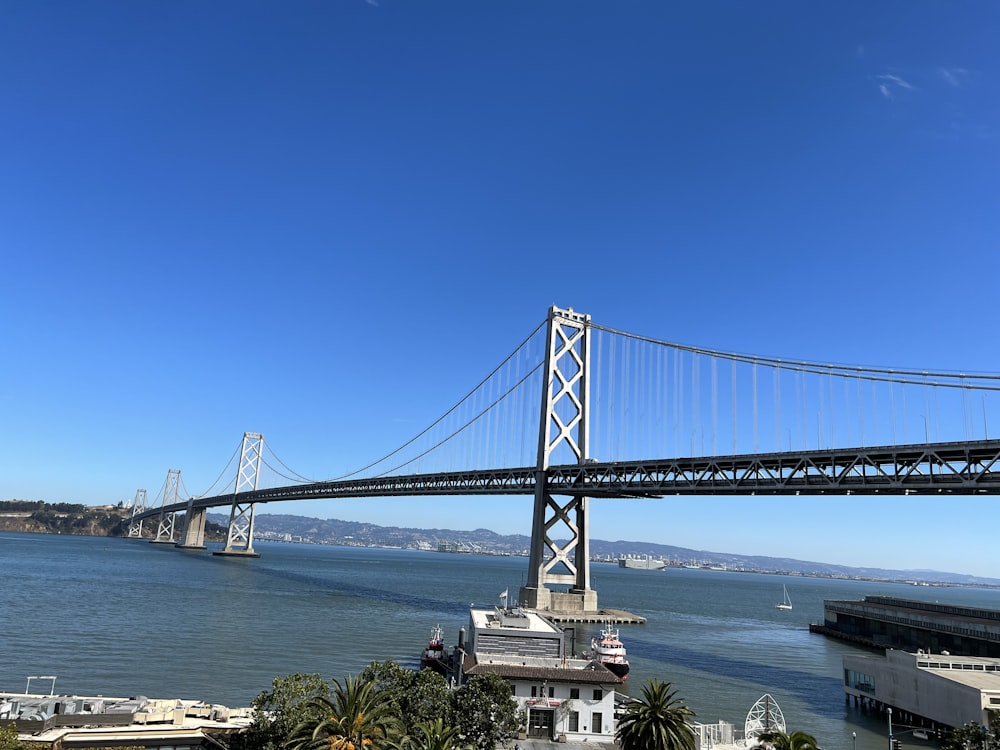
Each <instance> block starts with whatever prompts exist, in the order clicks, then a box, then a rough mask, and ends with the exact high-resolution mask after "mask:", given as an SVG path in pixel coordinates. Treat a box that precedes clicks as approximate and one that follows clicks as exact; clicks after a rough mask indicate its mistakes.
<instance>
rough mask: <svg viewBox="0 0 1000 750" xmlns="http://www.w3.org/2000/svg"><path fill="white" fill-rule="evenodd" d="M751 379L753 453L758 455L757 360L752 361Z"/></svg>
mask: <svg viewBox="0 0 1000 750" xmlns="http://www.w3.org/2000/svg"><path fill="white" fill-rule="evenodd" d="M752 372H753V377H752V383H753V452H754V453H760V445H759V444H758V440H757V360H754V363H753V367H752Z"/></svg>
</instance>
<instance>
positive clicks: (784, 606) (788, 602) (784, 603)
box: [774, 584, 792, 609]
mask: <svg viewBox="0 0 1000 750" xmlns="http://www.w3.org/2000/svg"><path fill="white" fill-rule="evenodd" d="M781 590H782V591H784V592H785V599H784V601H782V602H781V603H779V604H775V605H774V608H775V609H791V608H792V600H791V599H789V598H788V588H787V587H786V586H785V584H781Z"/></svg>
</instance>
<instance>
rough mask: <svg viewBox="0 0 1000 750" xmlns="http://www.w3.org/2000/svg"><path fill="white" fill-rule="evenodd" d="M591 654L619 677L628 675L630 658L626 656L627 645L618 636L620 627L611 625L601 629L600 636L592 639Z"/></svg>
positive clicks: (624, 677)
mask: <svg viewBox="0 0 1000 750" xmlns="http://www.w3.org/2000/svg"><path fill="white" fill-rule="evenodd" d="M590 648H591V656H592V658H593V659H594V660H596V661H598V662H600V663H601V664H603V665H604V666H605V667H607V668H608V669H610V670H611V672H612V673H613V674H614V675H615V676H616V677H618V678H620V679H622V680H624V679H626V678H627V677H628V669H629V665H628V659H626V658H625V646H624V645H623V644H622V642H621V639H620V638H619V637H618V629H617V628H612V627H611V626H610V625H609V626H608V627H606V628H604V629H602V630H601V634H600V636H596V635H595V636H594V637H593V638H591V639H590Z"/></svg>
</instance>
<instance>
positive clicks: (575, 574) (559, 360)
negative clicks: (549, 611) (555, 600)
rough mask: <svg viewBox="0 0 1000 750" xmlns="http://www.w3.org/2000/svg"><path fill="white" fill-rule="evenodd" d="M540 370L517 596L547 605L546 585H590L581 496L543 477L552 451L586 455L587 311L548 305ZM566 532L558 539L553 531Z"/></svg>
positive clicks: (577, 589)
mask: <svg viewBox="0 0 1000 750" xmlns="http://www.w3.org/2000/svg"><path fill="white" fill-rule="evenodd" d="M546 340H547V348H546V354H545V371H544V376H543V380H542V404H541V414H540V424H539V431H538V462H537V466H536V471H537V478H536V480H535V493H534V494H535V503H534V510H533V514H532V523H531V550H530V558H529V560H528V581H527V584H526V585H525V586H524V587H523V588H522V590H521V600H522V602H523V603H526V604H527V605H528V606H532V607H548V606H549V604H550V601H551V599H550V594H549V591H548V586H549V585H568V586H570V588H571V591H572V592H574V593H580V594H584V592H589V595H590V596H591V597H592V598H593V602H594V603H595V604H596V594H595V593H593V592H592V591H591V589H590V549H589V548H590V537H589V530H588V518H589V514H588V508H587V496H586V495H585V494H580V493H572V494H571V495H570V496H569V498H568V499H565V498H564V499H562V500H559V499H557V498H556V495H557V494H560V493H559V492H558V490H555V491H553V490H554V488H553V487H552V486H551V485H550V484H549V483H548V469H549V466H550V464H551V463H552V459H553V457H554V456H559V455H564V456H567V457H572V458H575V459H576V461H577V462H580V463H582V462H584V461H585V460H586V459H587V444H588V440H589V419H588V414H589V397H590V373H589V370H590V316H589V315H581V314H579V313H575V312H573V311H572V310H560V309H559V308H557V307H551V308H549V320H548V332H547V337H546ZM567 536H568V537H569V538H568V541H566V542H565V543H562V544H560V543H559V542H558V541H557V539H556V537H561V538H564V539H565V538H566V537H567Z"/></svg>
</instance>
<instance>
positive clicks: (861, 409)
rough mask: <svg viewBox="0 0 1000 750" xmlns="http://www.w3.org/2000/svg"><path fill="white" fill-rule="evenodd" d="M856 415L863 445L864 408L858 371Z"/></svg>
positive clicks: (863, 444)
mask: <svg viewBox="0 0 1000 750" xmlns="http://www.w3.org/2000/svg"><path fill="white" fill-rule="evenodd" d="M857 379H858V417H859V419H860V427H861V447H862V448H864V446H865V410H864V404H863V402H864V399H863V398H862V395H861V373H858V376H857Z"/></svg>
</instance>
